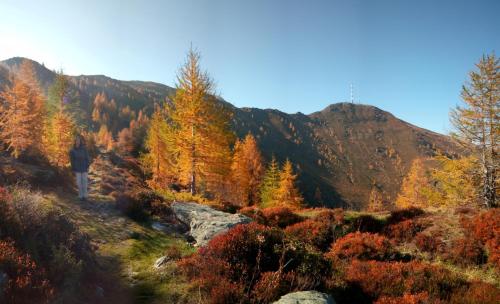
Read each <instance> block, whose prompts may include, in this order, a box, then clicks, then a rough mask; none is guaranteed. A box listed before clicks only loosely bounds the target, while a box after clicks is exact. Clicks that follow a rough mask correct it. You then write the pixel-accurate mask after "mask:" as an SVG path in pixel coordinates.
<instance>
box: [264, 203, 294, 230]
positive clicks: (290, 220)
mask: <svg viewBox="0 0 500 304" xmlns="http://www.w3.org/2000/svg"><path fill="white" fill-rule="evenodd" d="M262 213H263V215H264V218H265V219H266V224H267V225H268V226H272V227H280V228H285V227H286V226H290V225H293V224H296V223H298V222H301V221H303V220H304V218H302V217H301V216H300V215H298V214H296V213H294V212H293V211H292V210H291V209H288V208H285V207H272V208H266V209H264V210H262Z"/></svg>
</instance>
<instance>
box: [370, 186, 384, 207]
mask: <svg viewBox="0 0 500 304" xmlns="http://www.w3.org/2000/svg"><path fill="white" fill-rule="evenodd" d="M367 209H368V211H370V212H379V211H384V197H383V195H382V191H380V188H379V187H378V186H377V185H376V184H374V185H372V190H371V191H370V198H369V200H368V207H367Z"/></svg>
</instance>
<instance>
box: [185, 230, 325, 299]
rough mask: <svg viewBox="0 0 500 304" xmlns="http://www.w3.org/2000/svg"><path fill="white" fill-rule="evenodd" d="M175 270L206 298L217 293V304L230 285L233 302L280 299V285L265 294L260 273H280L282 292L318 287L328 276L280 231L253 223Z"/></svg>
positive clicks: (319, 260)
mask: <svg viewBox="0 0 500 304" xmlns="http://www.w3.org/2000/svg"><path fill="white" fill-rule="evenodd" d="M178 265H179V267H180V269H181V270H182V271H183V272H184V273H185V274H186V275H187V277H188V278H189V279H190V280H192V281H193V282H194V283H195V284H196V285H198V286H199V287H200V289H201V290H203V291H204V292H205V293H206V294H207V295H212V294H213V293H217V294H222V295H223V296H220V297H219V298H221V299H222V298H226V299H227V297H228V296H227V295H226V294H223V293H222V291H223V290H224V288H227V286H226V285H229V284H233V285H234V286H233V287H234V289H235V291H234V292H233V293H231V294H230V295H231V296H236V297H239V298H240V300H239V301H237V302H240V301H243V302H245V301H246V300H248V301H254V300H255V301H257V300H256V299H268V298H271V297H274V296H275V295H276V294H277V293H281V291H282V289H281V286H282V285H281V284H282V283H280V282H281V281H278V283H279V284H278V283H277V285H276V286H275V287H273V288H271V289H269V290H267V289H266V288H265V286H264V285H265V284H267V283H270V280H271V279H272V278H271V277H270V274H267V275H264V274H265V273H277V272H280V273H281V274H282V276H281V277H280V278H281V279H283V280H285V281H286V284H285V283H283V284H285V285H283V286H288V290H298V289H299V288H311V289H312V288H316V287H318V286H321V285H322V284H323V277H324V276H327V275H329V271H330V265H329V263H328V262H327V261H326V260H325V259H324V258H323V256H322V254H321V253H318V252H315V251H311V250H309V249H307V248H306V247H305V246H304V245H303V244H302V243H300V242H297V241H295V240H289V239H286V238H285V234H284V233H283V231H282V230H280V229H277V228H271V227H267V226H263V225H259V224H256V223H250V224H247V225H238V226H236V227H234V228H233V229H231V230H229V231H228V232H227V233H226V234H223V235H219V236H217V237H215V238H214V239H212V240H211V241H210V242H209V243H208V245H207V246H206V247H203V248H200V249H199V250H198V252H197V253H195V254H193V255H192V256H190V257H187V258H184V259H181V260H180V261H179V262H178ZM290 278H293V279H290ZM259 282H260V283H259ZM266 282H267V283H266ZM271 287H272V286H271ZM242 292H243V293H242ZM280 295H281V294H280ZM221 302H223V301H221ZM232 302H233V301H229V302H228V303H232ZM212 303H219V302H217V301H215V300H214V301H213V302H212Z"/></svg>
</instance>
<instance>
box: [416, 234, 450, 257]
mask: <svg viewBox="0 0 500 304" xmlns="http://www.w3.org/2000/svg"><path fill="white" fill-rule="evenodd" d="M415 245H416V246H417V248H418V249H419V250H421V251H424V252H429V253H431V254H436V253H438V252H442V251H443V250H444V243H443V240H442V238H441V237H440V236H439V235H436V234H428V233H424V232H419V233H417V235H416V236H415Z"/></svg>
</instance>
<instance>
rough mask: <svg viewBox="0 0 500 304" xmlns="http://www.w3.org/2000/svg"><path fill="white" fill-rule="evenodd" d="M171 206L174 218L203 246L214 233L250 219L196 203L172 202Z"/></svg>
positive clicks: (247, 221) (198, 244)
mask: <svg viewBox="0 0 500 304" xmlns="http://www.w3.org/2000/svg"><path fill="white" fill-rule="evenodd" d="M171 207H172V211H173V212H174V214H175V216H176V218H177V219H178V220H179V221H180V222H182V223H183V224H185V225H187V226H188V227H189V228H190V230H189V232H188V233H189V235H190V236H192V237H193V238H194V240H195V241H196V245H197V246H205V245H206V244H207V243H208V242H209V241H210V240H211V239H212V238H213V237H215V236H216V235H218V234H220V233H223V232H226V231H227V230H229V229H230V228H231V227H233V226H235V225H238V224H246V223H249V222H250V221H251V219H250V218H249V217H247V216H244V215H242V214H230V213H226V212H222V211H218V210H215V209H213V208H210V207H209V206H205V205H200V204H197V203H185V202H174V203H173V204H172V206H171Z"/></svg>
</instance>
